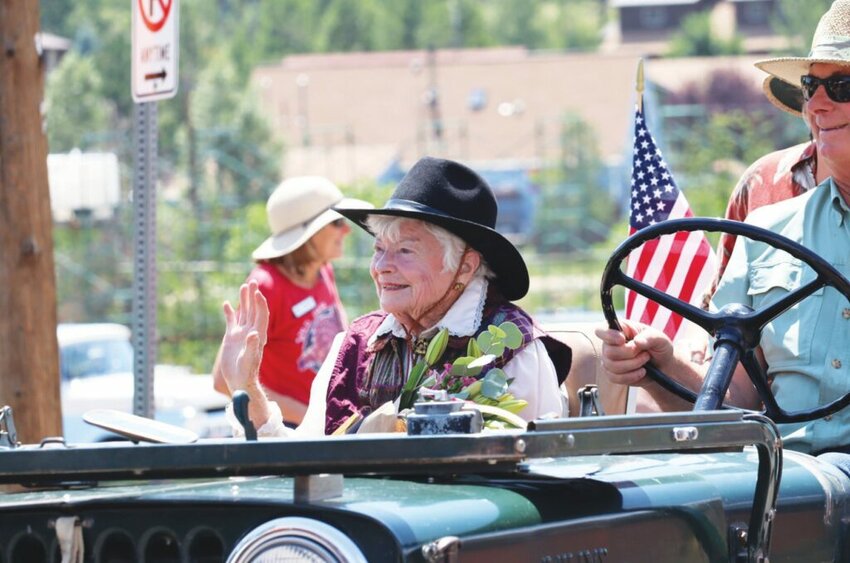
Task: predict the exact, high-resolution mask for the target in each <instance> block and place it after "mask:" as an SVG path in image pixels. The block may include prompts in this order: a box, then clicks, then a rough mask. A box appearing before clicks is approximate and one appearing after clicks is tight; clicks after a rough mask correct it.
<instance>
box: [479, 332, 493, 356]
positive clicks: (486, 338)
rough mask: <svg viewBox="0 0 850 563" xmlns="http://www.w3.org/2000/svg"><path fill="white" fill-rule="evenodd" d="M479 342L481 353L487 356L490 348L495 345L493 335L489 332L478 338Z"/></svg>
mask: <svg viewBox="0 0 850 563" xmlns="http://www.w3.org/2000/svg"><path fill="white" fill-rule="evenodd" d="M476 340H477V341H478V348H479V349H480V350H481V353H483V354H486V353H489V352H490V346H492V345H493V335H492V334H490V333H489V332H482V333H481V334H479V335H478V337H477V338H476Z"/></svg>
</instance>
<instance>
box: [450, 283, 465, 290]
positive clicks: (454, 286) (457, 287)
mask: <svg viewBox="0 0 850 563" xmlns="http://www.w3.org/2000/svg"><path fill="white" fill-rule="evenodd" d="M463 288H464V285H463V282H457V283H455V284H454V285H453V286H452V289H454V290H455V291H462V290H463Z"/></svg>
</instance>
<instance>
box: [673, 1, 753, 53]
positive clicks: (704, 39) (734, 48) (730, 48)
mask: <svg viewBox="0 0 850 563" xmlns="http://www.w3.org/2000/svg"><path fill="white" fill-rule="evenodd" d="M743 52H744V49H743V45H742V40H741V37H740V36H734V37H732V38H731V39H722V38H720V37H718V36H717V35H716V34H715V32H714V31H713V30H712V28H711V15H710V14H709V12H707V11H706V12H700V13H697V14H692V15H690V16H687V17H686V18H685V19H684V21H683V22H682V29H681V31H679V32H678V33H676V35H674V36H673V38H672V40H671V41H670V51H669V53H670V56H673V57H709V56H714V55H738V54H741V53H743Z"/></svg>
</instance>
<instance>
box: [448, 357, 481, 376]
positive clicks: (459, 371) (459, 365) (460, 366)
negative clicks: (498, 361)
mask: <svg viewBox="0 0 850 563" xmlns="http://www.w3.org/2000/svg"><path fill="white" fill-rule="evenodd" d="M474 359H475V358H472V357H470V356H461V357H460V358H458V359H456V360H455V361H454V362H452V369H451V371H450V372H449V374H450V375H466V373H467V370H466V366H467V365H469V362H471V361H472V360H474Z"/></svg>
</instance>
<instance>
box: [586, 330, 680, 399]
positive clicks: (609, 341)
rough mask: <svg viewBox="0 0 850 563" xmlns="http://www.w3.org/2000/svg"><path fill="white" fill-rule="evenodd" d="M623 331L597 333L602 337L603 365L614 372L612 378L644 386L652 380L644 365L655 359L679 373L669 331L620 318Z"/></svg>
mask: <svg viewBox="0 0 850 563" xmlns="http://www.w3.org/2000/svg"><path fill="white" fill-rule="evenodd" d="M620 327H621V328H622V329H623V330H622V332H620V331H618V330H614V329H611V328H597V329H596V336H598V337H599V339H600V340H602V367H604V368H605V369H606V370H607V371H608V373H610V374H611V381H613V382H614V383H618V384H620V385H631V386H639V387H644V386H646V385H648V384H649V383H651V382H650V381H649V380H647V379H646V378H645V376H646V368H644V365H645V364H646V363H647V362H649V361H652V363H653V364H655V365H656V366H664V367H662V369H663V370H664V371H665V372H672V373H675V371H674V370H673V369H670V368H671V367H672V366H671V365H670V364H671V362H673V361H675V357H674V350H673V343H672V342H671V341H670V339H669V338H668V337H667V335H666V334H664V333H663V332H661V331H660V330H657V329H654V328H652V327H651V326H648V325H645V324H643V323H638V322H633V321H625V320H624V321H620Z"/></svg>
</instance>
